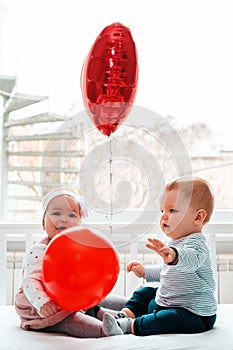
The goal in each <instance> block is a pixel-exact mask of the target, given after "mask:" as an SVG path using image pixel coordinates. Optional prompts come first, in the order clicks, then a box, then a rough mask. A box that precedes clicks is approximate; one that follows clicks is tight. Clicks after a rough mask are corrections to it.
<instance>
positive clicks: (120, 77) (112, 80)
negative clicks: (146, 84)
mask: <svg viewBox="0 0 233 350" xmlns="http://www.w3.org/2000/svg"><path fill="white" fill-rule="evenodd" d="M137 81H138V64H137V51H136V46H135V43H134V41H133V38H132V35H131V32H130V30H129V28H127V27H125V26H123V25H122V24H121V23H113V24H111V25H109V26H107V27H106V28H104V30H103V31H102V32H101V33H100V34H99V35H98V37H97V39H96V40H95V42H94V44H93V46H92V48H91V50H90V52H89V54H88V56H87V58H86V60H85V62H84V64H83V69H82V74H81V88H82V95H83V102H84V105H85V108H86V109H87V112H88V114H89V116H90V118H91V120H92V121H93V123H94V124H95V126H96V127H97V129H98V130H99V131H101V132H102V133H103V134H104V135H106V136H110V134H111V133H113V132H114V131H115V130H116V129H117V128H118V127H119V126H120V125H121V124H122V123H123V121H124V120H125V119H126V117H127V115H128V113H129V112H130V109H131V107H132V104H133V102H134V99H135V96H136V90H137Z"/></svg>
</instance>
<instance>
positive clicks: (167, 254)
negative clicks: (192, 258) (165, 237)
mask: <svg viewBox="0 0 233 350" xmlns="http://www.w3.org/2000/svg"><path fill="white" fill-rule="evenodd" d="M148 241H149V242H150V243H147V244H146V247H147V248H149V249H151V250H154V251H155V252H156V253H157V254H159V255H160V256H161V257H162V258H163V261H164V262H165V264H168V263H169V262H171V261H173V260H174V259H175V257H176V253H175V251H174V250H173V249H172V248H170V247H169V246H167V245H166V244H164V243H163V242H162V241H160V240H159V239H156V238H148Z"/></svg>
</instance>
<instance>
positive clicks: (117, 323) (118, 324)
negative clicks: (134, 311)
mask: <svg viewBox="0 0 233 350" xmlns="http://www.w3.org/2000/svg"><path fill="white" fill-rule="evenodd" d="M131 324H132V318H127V317H126V318H121V319H115V317H114V316H113V315H111V314H109V313H105V314H104V316H103V327H102V328H103V332H104V334H105V335H106V336H111V335H120V334H126V333H131Z"/></svg>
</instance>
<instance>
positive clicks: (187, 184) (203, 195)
mask: <svg viewBox="0 0 233 350" xmlns="http://www.w3.org/2000/svg"><path fill="white" fill-rule="evenodd" d="M171 190H178V191H180V192H182V194H184V195H185V198H186V199H187V200H189V205H190V206H192V207H193V208H195V209H197V210H198V209H204V210H205V211H206V218H205V220H204V223H206V222H208V221H209V220H210V218H211V215H212V213H213V210H214V194H213V190H212V188H211V186H210V184H209V183H208V182H207V181H206V180H204V179H201V178H197V177H194V178H186V177H184V178H179V179H177V180H175V181H172V182H170V183H169V184H167V185H166V187H165V191H171Z"/></svg>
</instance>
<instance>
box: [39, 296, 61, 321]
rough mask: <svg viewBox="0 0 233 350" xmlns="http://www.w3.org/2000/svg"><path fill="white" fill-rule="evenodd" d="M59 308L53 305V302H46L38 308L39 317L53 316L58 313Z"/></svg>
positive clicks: (55, 304)
mask: <svg viewBox="0 0 233 350" xmlns="http://www.w3.org/2000/svg"><path fill="white" fill-rule="evenodd" d="M60 310H61V307H60V306H59V305H58V304H57V303H55V301H52V300H51V301H48V302H47V303H46V304H44V305H43V306H42V307H41V308H40V315H41V316H42V317H49V316H51V315H54V314H55V313H56V312H58V311H60Z"/></svg>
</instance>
